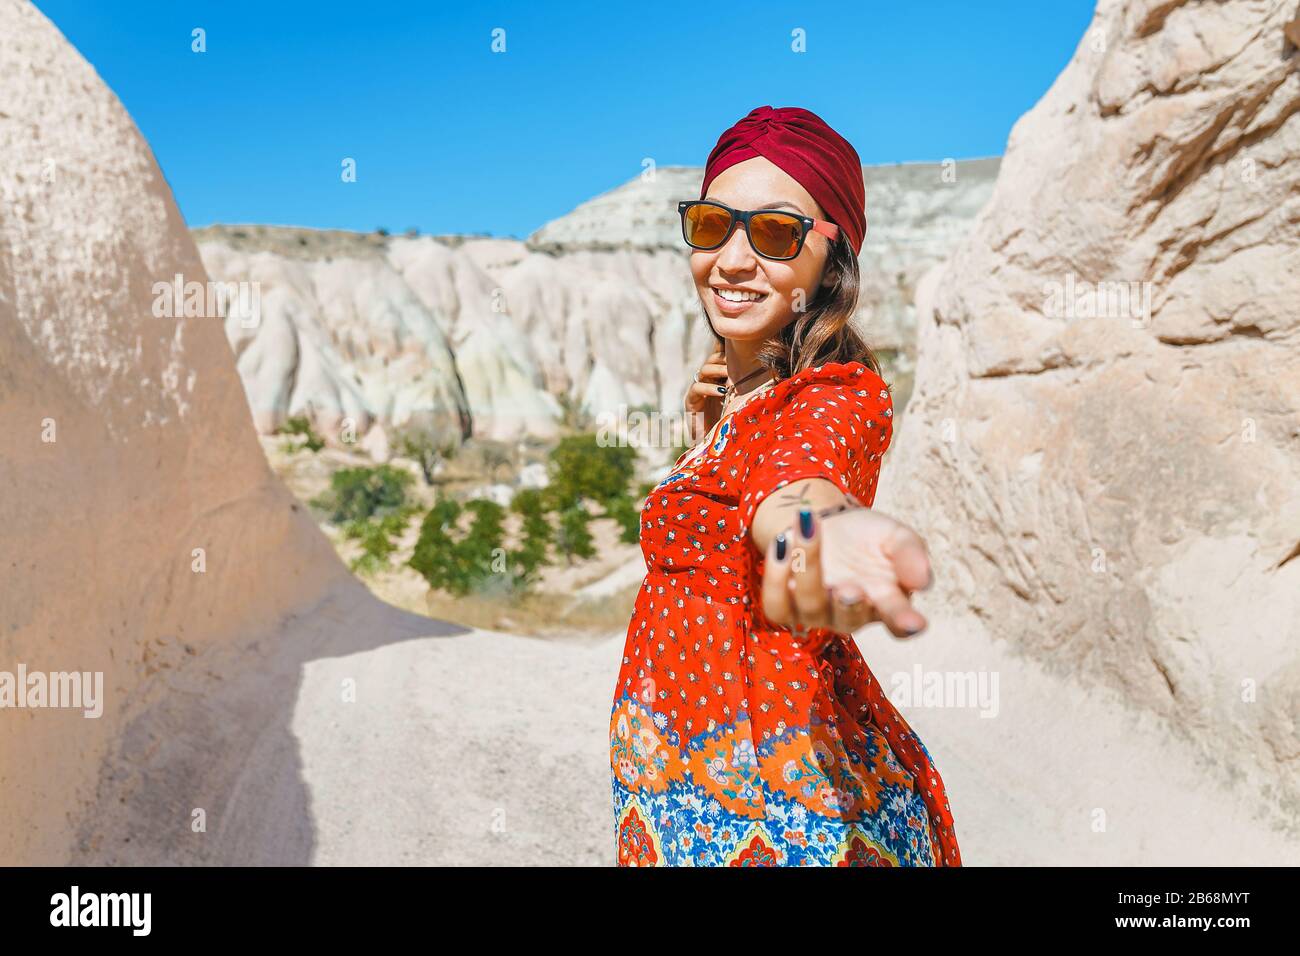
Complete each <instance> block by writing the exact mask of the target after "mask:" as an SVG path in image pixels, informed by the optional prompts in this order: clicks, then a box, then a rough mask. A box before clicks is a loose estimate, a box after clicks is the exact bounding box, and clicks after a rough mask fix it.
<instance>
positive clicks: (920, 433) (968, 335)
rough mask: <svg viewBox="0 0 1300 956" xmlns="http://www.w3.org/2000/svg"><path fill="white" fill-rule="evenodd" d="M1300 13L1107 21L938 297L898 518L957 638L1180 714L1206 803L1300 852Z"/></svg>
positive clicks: (890, 487)
mask: <svg viewBox="0 0 1300 956" xmlns="http://www.w3.org/2000/svg"><path fill="white" fill-rule="evenodd" d="M1284 7H1285V8H1286V9H1284ZM1295 12H1296V11H1295V7H1294V5H1293V4H1271V5H1270V4H1259V3H1252V2H1246V0H1230V2H1224V3H1216V4H1198V3H1190V2H1161V3H1152V2H1120V0H1103V2H1101V3H1100V4H1099V8H1098V11H1097V14H1096V17H1095V19H1094V21H1093V24H1092V26H1091V28H1090V29H1089V31H1088V33H1087V34H1086V35H1085V37H1084V39H1083V41H1082V42H1081V44H1080V46H1079V48H1078V50H1077V51H1076V53H1075V55H1074V57H1073V59H1072V60H1071V62H1070V64H1069V66H1068V68H1067V69H1066V70H1065V72H1064V73H1063V74H1062V75H1061V76H1060V78H1059V79H1058V80H1057V81H1056V83H1055V84H1054V85H1053V86H1052V88H1051V90H1050V91H1049V92H1048V93H1047V94H1046V96H1045V97H1044V98H1043V99H1042V101H1041V102H1039V103H1038V105H1037V106H1036V107H1035V108H1034V109H1033V110H1032V111H1031V112H1030V113H1028V114H1027V115H1026V116H1025V117H1023V118H1022V119H1021V120H1020V122H1019V123H1017V124H1016V127H1015V129H1014V131H1013V133H1012V136H1011V140H1010V144H1009V148H1008V150H1007V154H1006V156H1005V158H1004V159H1003V163H1002V173H1001V176H1000V178H999V180H998V185H997V188H996V190H995V192H994V195H993V198H992V200H991V201H990V203H989V205H988V207H987V208H986V209H985V210H984V212H983V213H982V215H981V216H980V217H979V219H978V222H977V224H976V227H975V230H974V232H973V233H972V235H971V236H970V238H969V239H967V240H966V241H964V242H963V243H961V244H960V245H959V246H958V247H957V249H956V251H955V252H954V254H953V255H952V257H951V259H950V260H949V261H948V262H947V264H946V265H945V266H943V267H942V268H941V269H940V270H938V271H937V272H935V273H933V274H932V275H930V276H928V277H927V278H926V280H925V281H924V282H923V283H922V288H921V292H920V295H919V302H918V313H919V316H920V320H919V329H920V332H919V348H918V351H919V363H918V367H917V384H916V391H915V392H914V394H913V397H912V401H911V403H910V405H909V406H908V415H907V418H906V419H905V421H904V423H903V426H902V428H901V430H900V433H899V436H898V438H897V440H896V441H895V448H896V451H895V452H894V456H892V457H893V460H892V462H891V463H890V464H889V466H888V467H886V469H885V475H884V479H883V482H882V487H881V493H880V496H879V497H878V499H877V505H878V506H879V507H881V508H882V509H884V510H886V511H890V512H892V513H895V514H898V515H900V516H902V517H905V518H906V519H907V520H909V521H911V522H912V523H914V524H916V525H917V527H918V528H920V529H921V530H922V531H923V533H925V534H926V536H927V539H928V540H929V542H930V546H931V550H932V553H933V554H934V556H935V561H936V568H937V580H938V582H939V586H938V589H937V595H936V596H935V599H934V600H935V601H936V603H937V604H938V605H939V606H940V608H941V613H951V614H964V613H966V611H967V609H969V610H971V611H973V612H974V620H975V621H977V622H978V625H979V626H980V627H981V628H982V629H987V636H989V637H991V638H992V639H993V640H1000V641H1006V642H1008V643H1009V644H1010V645H1011V646H1012V647H1013V649H1014V650H1015V651H1016V652H1017V653H1018V654H1020V655H1023V656H1025V657H1028V658H1030V659H1032V660H1033V661H1035V662H1036V663H1038V664H1040V665H1041V666H1042V667H1045V668H1047V669H1048V670H1049V671H1051V672H1052V673H1054V674H1058V675H1060V676H1061V677H1062V678H1065V679H1067V680H1068V683H1070V684H1071V685H1092V686H1101V687H1105V688H1107V689H1109V690H1112V691H1115V692H1118V693H1119V694H1120V695H1122V697H1123V699H1124V700H1125V701H1127V702H1128V703H1129V704H1130V705H1131V706H1133V707H1134V708H1136V709H1139V710H1141V711H1144V712H1147V713H1150V714H1154V715H1158V716H1160V717H1163V718H1167V719H1168V721H1169V723H1170V725H1171V726H1173V727H1174V728H1175V729H1176V731H1177V733H1179V734H1180V735H1182V736H1183V737H1184V738H1186V739H1188V740H1190V741H1192V742H1193V743H1194V744H1195V746H1196V748H1197V750H1198V752H1199V753H1200V755H1201V758H1202V759H1203V760H1208V761H1210V763H1209V764H1208V765H1207V768H1213V769H1214V774H1213V775H1211V776H1207V777H1206V780H1207V781H1212V782H1208V783H1207V786H1213V787H1221V786H1226V783H1225V781H1227V780H1228V779H1235V780H1236V781H1237V782H1239V783H1242V784H1243V788H1242V791H1241V792H1242V793H1243V794H1244V795H1245V796H1243V799H1249V800H1251V801H1255V802H1254V803H1252V806H1253V807H1255V809H1256V810H1257V811H1258V812H1260V813H1263V814H1271V815H1272V819H1273V820H1275V821H1276V822H1277V823H1278V824H1279V825H1283V826H1287V827H1291V828H1293V829H1294V827H1295V825H1296V820H1297V815H1296V812H1295V811H1296V807H1297V806H1298V805H1300V804H1298V803H1297V800H1300V764H1297V761H1296V756H1297V755H1298V754H1300V736H1298V735H1297V720H1298V719H1300V657H1297V653H1296V646H1297V637H1300V410H1298V406H1300V309H1298V308H1297V305H1296V303H1297V301H1300V192H1297V190H1296V183H1297V182H1300V115H1297V114H1300V71H1298V70H1297V62H1298V60H1300V58H1298V56H1297V52H1296V48H1295V45H1294V43H1293V42H1288V41H1287V40H1286V39H1285V37H1284V27H1285V25H1286V24H1287V22H1288V21H1289V20H1291V19H1293V18H1294V17H1295ZM1292 28H1293V29H1294V26H1293V27H1292ZM1129 283H1138V285H1136V286H1132V287H1130V286H1129V285H1128V284H1129ZM1099 284H1106V285H1102V286H1100V287H1099ZM1130 292H1131V293H1132V294H1129V293H1130ZM1148 295H1149V300H1148V298H1147V296H1148ZM1148 301H1149V308H1148ZM971 640H972V641H973V640H975V636H972V637H971ZM949 666H951V665H949ZM1077 745H1078V744H1077V742H1076V743H1075V744H1073V745H1072V746H1077ZM940 764H941V765H942V760H940ZM1122 772H1124V771H1123V770H1122V768H1116V769H1115V773H1117V774H1118V773H1122ZM1206 772H1207V773H1208V772H1209V769H1207V770H1206ZM1080 783H1081V785H1082V784H1083V783H1084V781H1080ZM1163 797H1164V795H1163V794H1160V793H1156V792H1153V793H1152V802H1151V804H1150V808H1149V812H1150V814H1151V815H1152V816H1153V817H1158V816H1159V815H1160V814H1161V813H1162V809H1161V807H1162V805H1163ZM954 811H955V812H956V808H954ZM957 820H958V832H959V833H960V832H961V814H960V813H957ZM1189 838H1191V835H1190V834H1189Z"/></svg>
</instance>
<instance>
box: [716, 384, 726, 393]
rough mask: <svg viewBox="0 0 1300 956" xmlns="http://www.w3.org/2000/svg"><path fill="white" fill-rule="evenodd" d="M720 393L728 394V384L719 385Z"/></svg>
mask: <svg viewBox="0 0 1300 956" xmlns="http://www.w3.org/2000/svg"><path fill="white" fill-rule="evenodd" d="M718 394H719V395H726V394H727V386H725V385H719V386H718Z"/></svg>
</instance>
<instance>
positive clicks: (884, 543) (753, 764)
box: [610, 106, 961, 866]
mask: <svg viewBox="0 0 1300 956" xmlns="http://www.w3.org/2000/svg"><path fill="white" fill-rule="evenodd" d="M710 187H712V188H711V189H710ZM863 193H864V189H863V182H862V169H861V165H860V163H859V161H858V156H857V153H856V152H855V151H854V149H853V147H852V146H851V145H849V144H848V143H847V142H846V141H845V140H844V139H843V138H842V137H840V136H839V135H838V134H837V133H835V132H834V131H833V130H832V129H830V127H829V126H827V125H826V124H825V123H824V122H823V121H822V120H821V119H820V118H818V117H817V116H816V115H815V114H813V113H810V112H808V111H807V110H801V109H796V108H783V109H780V110H773V109H772V108H771V107H766V106H764V107H760V108H759V109H756V110H754V111H753V112H752V113H750V114H749V116H747V117H745V119H743V120H741V121H740V122H739V123H738V124H736V126H734V127H732V129H730V130H728V131H727V132H726V133H724V134H723V136H722V138H721V139H720V140H719V141H718V145H717V146H716V147H715V148H714V150H713V152H712V154H711V155H710V157H709V163H708V166H707V168H706V170H705V175H704V183H703V187H702V189H701V199H700V200H692V201H688V202H682V203H681V204H680V205H679V210H680V212H681V216H682V236H683V238H684V239H685V241H686V243H687V244H688V245H689V246H690V247H691V248H692V254H691V272H692V275H693V278H694V280H695V285H696V289H697V291H698V293H699V296H700V301H701V303H702V304H703V306H704V311H705V315H706V316H707V318H708V321H709V323H710V325H711V327H712V328H713V331H714V333H715V334H716V335H717V337H718V339H719V340H720V348H719V350H718V351H716V352H715V353H714V354H713V355H711V356H710V357H709V359H708V360H707V361H706V362H705V364H704V366H703V367H702V368H701V370H700V373H699V375H698V376H697V377H696V381H695V383H694V384H693V385H692V386H691V388H690V391H689V392H688V394H687V398H686V402H685V405H686V408H687V410H688V412H693V413H695V414H692V415H691V416H690V417H691V419H692V420H696V421H699V422H700V424H701V428H700V431H699V433H698V434H697V435H696V436H695V437H696V438H697V444H696V446H695V447H694V448H693V449H691V450H689V451H688V452H686V453H685V454H683V456H682V457H681V458H679V459H678V461H677V464H676V466H675V467H674V469H673V471H672V473H671V474H670V475H668V477H667V478H665V479H664V480H663V481H662V482H661V483H660V484H659V486H658V487H657V488H655V489H653V490H652V491H651V492H650V494H649V495H648V496H647V499H646V504H645V507H644V509H643V511H642V515H641V548H642V552H643V554H644V556H645V559H646V565H647V569H648V570H647V574H646V577H645V580H644V582H643V584H642V588H641V592H640V594H639V595H638V597H637V603H636V607H635V609H634V611H633V616H632V620H631V622H630V624H629V626H628V633H627V639H626V645H625V648H624V653H623V663H622V668H621V670H620V672H619V678H618V684H617V686H616V689H615V694H614V705H613V711H612V713H611V716H610V767H611V772H612V775H613V797H614V811H615V820H616V837H617V846H618V862H619V863H620V864H621V865H629V866H641V865H687V866H692V865H693V866H725V865H733V866H804V865H839V866H933V865H947V866H959V865H960V864H961V855H960V851H959V849H958V846H957V839H956V834H955V832H954V828H953V821H952V814H951V810H950V809H949V805H948V798H947V793H946V791H945V789H944V785H943V781H942V780H941V778H940V777H939V772H938V770H937V769H936V768H935V766H934V763H933V761H932V760H931V759H930V755H929V753H928V752H927V751H926V750H925V747H924V746H923V745H922V743H921V741H920V740H919V739H918V738H917V737H916V736H915V735H914V734H913V733H912V731H911V729H910V728H909V727H908V725H907V722H906V721H905V720H904V719H903V717H902V715H901V714H899V713H898V711H897V710H896V709H895V708H894V706H893V705H892V704H891V703H890V701H889V699H888V698H887V697H886V696H885V695H884V693H883V692H882V691H881V688H880V685H879V683H878V682H877V681H876V679H875V677H874V676H873V675H872V673H871V670H870V669H869V668H868V667H867V665H866V662H865V661H864V660H863V659H862V654H861V652H860V651H859V650H858V647H857V645H856V644H855V643H854V641H853V638H852V637H851V634H852V632H853V631H854V630H855V629H857V628H859V627H862V626H863V625H865V624H867V623H869V622H871V621H882V622H884V624H885V625H886V626H887V627H888V628H889V629H890V631H891V632H893V633H894V634H895V635H897V636H905V635H906V636H910V635H913V634H916V633H918V632H919V631H920V630H921V629H922V628H923V627H924V626H925V619H924V618H923V617H921V615H920V614H919V613H918V612H917V611H916V610H915V608H913V607H912V606H911V601H910V594H911V592H913V591H915V590H918V589H921V588H925V587H927V586H929V583H930V580H931V574H930V566H929V559H928V556H927V554H926V549H925V545H924V543H923V542H922V541H921V539H920V538H919V537H918V536H917V535H916V534H915V533H914V532H913V531H911V530H910V529H909V528H907V527H905V526H904V525H902V524H899V523H898V522H897V521H894V520H893V519H892V518H890V517H888V516H886V515H883V514H880V513H879V512H876V511H873V510H871V508H870V505H871V503H872V500H873V499H874V496H875V489H876V479H877V476H878V474H879V470H880V459H881V456H882V455H883V454H884V452H885V449H886V448H887V447H888V445H889V440H890V437H891V434H892V422H893V406H892V402H891V399H890V394H889V389H888V386H886V385H885V383H884V381H883V380H882V379H881V378H880V375H879V368H878V366H877V364H876V362H875V360H874V358H873V357H872V355H871V352H870V350H869V349H868V348H867V346H866V343H865V342H863V341H862V339H861V338H860V337H859V336H858V334H857V332H856V331H854V329H853V327H852V326H851V325H850V324H849V320H850V318H851V316H852V314H853V311H854V307H855V306H856V303H857V276H858V272H857V253H858V251H859V250H860V249H861V245H862V239H863V235H864V233H865V229H866V210H865V198H864V195H863ZM814 194H815V195H814ZM778 210H779V211H778ZM711 379H712V380H722V381H723V382H724V384H716V382H715V381H710V380H711ZM751 382H752V383H754V384H753V385H752V386H751V387H749V388H748V389H746V390H745V391H744V392H741V391H740V388H741V386H743V385H747V384H748V383H751Z"/></svg>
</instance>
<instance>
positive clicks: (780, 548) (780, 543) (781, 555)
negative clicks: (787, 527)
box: [776, 531, 785, 561]
mask: <svg viewBox="0 0 1300 956" xmlns="http://www.w3.org/2000/svg"><path fill="white" fill-rule="evenodd" d="M776 559H777V560H778V561H784V560H785V532H784V531H782V532H781V533H780V534H778V535H777V536H776Z"/></svg>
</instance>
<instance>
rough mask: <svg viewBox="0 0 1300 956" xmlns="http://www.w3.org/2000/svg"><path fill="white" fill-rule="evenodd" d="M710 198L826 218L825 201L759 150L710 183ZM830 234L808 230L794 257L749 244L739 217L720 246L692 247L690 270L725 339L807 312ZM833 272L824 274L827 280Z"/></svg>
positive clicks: (761, 331) (750, 336) (764, 333)
mask: <svg viewBox="0 0 1300 956" xmlns="http://www.w3.org/2000/svg"><path fill="white" fill-rule="evenodd" d="M704 198H705V199H715V200H717V201H718V202H721V203H725V204H726V205H728V206H730V207H731V208H732V209H788V210H791V211H792V212H797V213H801V214H802V215H805V216H811V217H812V218H814V219H825V218H826V214H825V212H823V210H822V208H821V206H819V205H818V204H817V202H816V201H815V200H814V199H813V198H812V196H810V195H808V191H807V190H806V189H804V188H803V186H801V185H799V183H798V182H797V181H796V180H795V179H794V178H793V177H792V176H791V175H790V174H789V173H787V172H786V171H785V170H783V169H781V168H780V167H779V166H777V165H776V164H775V163H773V162H772V161H771V160H770V159H766V158H764V157H762V156H755V157H754V158H753V159H747V160H744V161H743V162H739V163H736V164H735V165H734V166H729V167H727V168H726V169H724V170H723V171H722V172H721V173H719V174H718V175H717V177H716V178H715V179H714V180H713V182H712V183H710V184H709V191H708V194H707V195H706V196H705V197H704ZM829 248H830V240H829V239H827V238H826V237H825V236H823V235H822V234H821V233H819V232H810V233H809V234H808V237H807V239H805V240H804V244H803V249H801V250H800V251H799V255H798V256H796V257H795V258H794V259H790V260H788V261H786V262H774V261H773V260H771V259H764V258H763V257H762V256H760V255H758V253H756V252H755V251H754V247H753V246H751V245H750V244H749V237H748V236H746V235H745V230H744V229H743V228H741V226H740V224H739V223H737V225H736V229H735V231H734V232H732V234H731V238H730V239H728V240H727V241H726V243H725V244H723V246H722V247H721V248H720V249H711V250H709V251H708V252H701V251H699V250H692V252H691V274H692V276H693V277H694V279H695V288H696V291H697V292H698V293H699V296H700V301H701V302H703V303H704V308H705V310H706V311H707V312H708V314H709V319H710V321H712V323H713V329H714V331H715V332H717V333H718V335H720V336H722V337H723V338H724V339H739V340H743V341H748V340H752V341H759V342H761V341H764V340H766V339H769V338H771V337H772V336H774V335H776V334H777V333H778V332H780V331H781V329H783V328H785V326H786V325H788V324H789V323H790V322H791V321H792V320H793V319H794V318H795V316H796V315H798V314H801V313H804V312H807V311H808V309H809V307H810V306H811V305H812V301H813V298H814V296H815V294H816V292H817V287H818V285H820V284H822V282H823V270H824V266H825V264H826V256H827V253H828V251H829ZM830 278H831V277H829V276H827V277H826V279H825V281H826V282H827V283H829V281H830ZM720 289H738V290H744V291H747V292H757V293H760V294H761V296H762V297H761V298H759V299H756V300H754V301H747V302H735V301H727V300H726V299H724V298H723V297H722V296H721V295H720V294H719V292H718V290H720Z"/></svg>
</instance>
